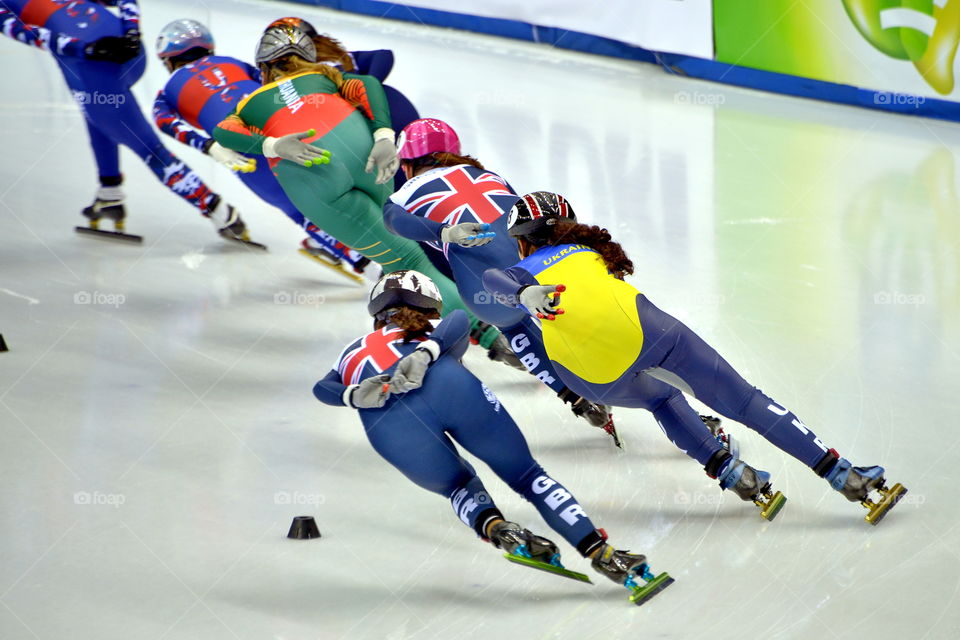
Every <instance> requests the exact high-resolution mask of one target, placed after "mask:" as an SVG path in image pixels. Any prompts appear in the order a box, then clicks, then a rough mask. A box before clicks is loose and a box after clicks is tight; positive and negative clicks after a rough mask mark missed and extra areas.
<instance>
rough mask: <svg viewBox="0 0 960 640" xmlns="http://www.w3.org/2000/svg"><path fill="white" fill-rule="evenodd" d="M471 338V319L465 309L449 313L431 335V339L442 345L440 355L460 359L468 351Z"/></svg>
mask: <svg viewBox="0 0 960 640" xmlns="http://www.w3.org/2000/svg"><path fill="white" fill-rule="evenodd" d="M469 336H470V318H468V317H467V313H466V311H464V310H463V309H455V310H453V311H451V312H450V313H448V314H447V315H446V316H445V317H444V318H443V320H441V321H440V324H439V325H437V328H436V329H434V330H433V331H432V332H431V333H430V339H431V340H433V341H434V342H436V343H437V344H439V345H440V355H441V356H444V355H450V356H452V357H454V358H457V359H459V358H460V357H461V356H463V353H464V351H466V350H467V345H468V344H469V339H468V338H469Z"/></svg>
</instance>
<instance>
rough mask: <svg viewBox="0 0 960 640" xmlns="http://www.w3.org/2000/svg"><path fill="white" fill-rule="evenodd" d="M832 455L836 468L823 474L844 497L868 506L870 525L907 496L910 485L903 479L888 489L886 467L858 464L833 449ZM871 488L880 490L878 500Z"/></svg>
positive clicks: (867, 516) (867, 517) (830, 452)
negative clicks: (874, 500) (873, 496)
mask: <svg viewBox="0 0 960 640" xmlns="http://www.w3.org/2000/svg"><path fill="white" fill-rule="evenodd" d="M831 454H832V456H831V457H833V459H834V460H835V462H834V464H833V466H832V468H830V469H829V471H826V472H825V473H823V474H821V476H822V477H823V478H824V479H826V481H827V482H829V483H830V486H831V487H833V488H834V489H836V490H837V491H839V492H840V493H841V494H843V497H844V498H846V499H847V500H849V501H850V502H859V503H860V504H862V505H863V506H864V507H865V508H866V509H868V513H867V515H866V516H865V517H864V520H866V521H867V522H869V523H870V524H872V525H874V526H876V524H877V523H878V522H880V521H881V520H883V518H884V516H886V515H887V512H888V511H890V509H892V508H893V507H895V506H896V505H897V503H898V502H899V501H900V499H901V498H902V497H903V496H905V495H907V489H906V487H904V486H903V485H901V484H900V483H899V482H898V483H897V484H895V485H893V486H892V487H890V488H887V486H886V485H885V484H884V483H885V480H884V477H883V474H884V468H883V467H880V466H873V467H855V466H853V464H852V463H851V462H850V461H849V460H847V459H846V458H840V457H838V454H837V452H836V451H834V450H833V449H831V450H830V451H829V452H828V454H827V455H831ZM834 456H837V457H834ZM828 462H829V461H828ZM818 466H820V465H818ZM871 491H877V492H879V493H880V499H879V500H878V501H877V502H873V501H872V500H871V499H870V492H871Z"/></svg>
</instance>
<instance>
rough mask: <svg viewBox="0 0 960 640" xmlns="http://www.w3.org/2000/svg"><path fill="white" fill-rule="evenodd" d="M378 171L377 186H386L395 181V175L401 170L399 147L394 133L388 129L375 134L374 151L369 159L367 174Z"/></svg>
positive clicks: (378, 130) (372, 150)
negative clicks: (385, 184) (374, 170)
mask: <svg viewBox="0 0 960 640" xmlns="http://www.w3.org/2000/svg"><path fill="white" fill-rule="evenodd" d="M374 167H376V169H377V180H376V182H377V184H384V183H385V182H388V181H389V180H393V175H394V174H395V173H396V172H397V169H399V168H400V158H399V157H397V146H396V144H394V133H393V130H392V129H387V128H386V127H384V128H382V129H377V130H376V131H374V132H373V149H371V150H370V155H369V157H367V167H366V172H367V173H370V172H371V171H373V169H374Z"/></svg>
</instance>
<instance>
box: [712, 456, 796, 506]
mask: <svg viewBox="0 0 960 640" xmlns="http://www.w3.org/2000/svg"><path fill="white" fill-rule="evenodd" d="M719 480H720V488H721V489H724V490H728V489H729V490H732V491H733V492H734V493H736V494H737V495H738V496H740V499H741V500H744V501H747V502H752V503H754V504H755V505H757V506H758V507H760V516H761V517H763V518H764V519H766V520H773V519H774V518H776V517H777V514H778V513H780V510H781V509H782V508H783V505H785V504H786V503H787V498H786V497H785V496H784V495H783V494H782V493H780V492H779V491H777V492H776V493H773V489H772V487H771V486H770V474H769V473H767V472H766V471H760V470H758V469H754V468H753V467H751V466H750V465H748V464H747V463H746V462H744V461H743V460H738V459H737V458H730V462H729V463H728V464H727V468H726V470H725V471H724V472H723V473H721V474H720V476H719Z"/></svg>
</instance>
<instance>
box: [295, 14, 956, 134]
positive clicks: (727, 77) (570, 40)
mask: <svg viewBox="0 0 960 640" xmlns="http://www.w3.org/2000/svg"><path fill="white" fill-rule="evenodd" d="M292 1H293V2H299V3H300V4H307V5H312V6H316V7H324V8H327V9H336V10H339V11H346V12H350V13H357V14H362V15H368V16H373V17H377V18H385V19H389V20H403V21H405V22H413V23H418V24H424V25H430V26H435V27H447V28H451V29H460V30H464V31H472V32H475V33H483V34H487V35H494V36H500V37H504V38H514V39H516V40H526V41H528V42H536V43H541V44H546V45H549V46H552V47H557V48H560V49H569V50H571V51H580V52H584V53H591V54H595V55H602V56H608V57H613V58H624V59H627V60H636V61H640V62H650V63H653V64H659V65H660V66H661V67H662V68H663V69H664V70H665V71H667V72H668V73H673V74H676V75H682V76H686V77H690V78H696V79H699V80H708V81H712V82H721V83H724V84H730V85H735V86H739V87H745V88H748V89H758V90H760V91H768V92H773V93H781V94H784V95H790V96H796V97H800V98H812V99H815V100H823V101H826V102H835V103H839V104H846V105H852V106H857V107H865V108H868V109H876V110H880V111H887V112H892V113H899V114H903V115H915V116H923V117H927V118H938V119H941V120H952V121H960V103H957V102H952V101H949V100H941V99H938V98H927V97H923V96H915V95H912V94H906V93H897V92H892V91H877V90H873V89H863V88H860V87H855V86H853V85H845V84H838V83H834V82H826V81H823V80H814V79H812V78H804V77H801V76H793V75H788V74H783V73H777V72H774V71H764V70H761V69H752V68H749V67H740V66H737V65H733V64H728V63H724V62H717V61H716V60H707V59H704V58H696V57H693V56H687V55H682V54H673V53H657V52H653V51H649V50H647V49H643V48H641V47H636V46H633V45H629V44H627V43H625V42H621V41H619V40H613V39H611V38H605V37H603V36H597V35H593V34H589V33H581V32H578V31H569V30H566V29H560V28H556V27H543V26H539V25H534V24H530V23H527V22H521V21H519V20H510V19H505V18H488V17H483V16H473V15H467V14H462V13H455V12H452V11H440V10H437V9H426V8H421V7H411V6H409V5H401V4H395V3H392V2H383V1H381V0H292Z"/></svg>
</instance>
